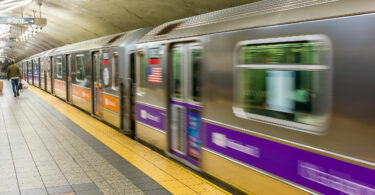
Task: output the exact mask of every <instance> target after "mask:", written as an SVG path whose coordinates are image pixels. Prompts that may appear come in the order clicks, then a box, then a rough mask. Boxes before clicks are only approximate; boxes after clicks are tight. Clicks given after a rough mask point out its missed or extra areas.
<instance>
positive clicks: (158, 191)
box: [145, 189, 172, 195]
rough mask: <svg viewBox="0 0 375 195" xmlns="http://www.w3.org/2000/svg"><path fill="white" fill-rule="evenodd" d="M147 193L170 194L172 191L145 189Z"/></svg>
mask: <svg viewBox="0 0 375 195" xmlns="http://www.w3.org/2000/svg"><path fill="white" fill-rule="evenodd" d="M145 194H146V195H170V194H172V193H170V192H168V191H166V190H162V189H156V190H149V191H145Z"/></svg>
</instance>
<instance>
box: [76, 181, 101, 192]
mask: <svg viewBox="0 0 375 195" xmlns="http://www.w3.org/2000/svg"><path fill="white" fill-rule="evenodd" d="M72 187H73V189H74V191H90V190H98V187H97V186H96V185H95V184H94V183H85V184H74V185H72Z"/></svg>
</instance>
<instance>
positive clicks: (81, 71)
mask: <svg viewBox="0 0 375 195" xmlns="http://www.w3.org/2000/svg"><path fill="white" fill-rule="evenodd" d="M75 64H76V71H77V73H76V78H77V80H79V81H83V80H84V79H85V56H84V55H83V54H79V55H76V57H75Z"/></svg>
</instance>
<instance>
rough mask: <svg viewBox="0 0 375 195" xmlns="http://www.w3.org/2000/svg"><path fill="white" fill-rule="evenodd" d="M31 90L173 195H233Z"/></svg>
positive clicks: (97, 122)
mask: <svg viewBox="0 0 375 195" xmlns="http://www.w3.org/2000/svg"><path fill="white" fill-rule="evenodd" d="M29 89H30V91H31V92H33V93H34V94H36V95H37V96H39V97H40V98H41V99H43V100H44V101H46V102H47V103H48V104H50V105H51V106H52V107H54V108H55V109H57V110H58V111H59V112H61V113H62V114H64V115H65V116H66V117H68V118H69V119H70V120H72V121H73V122H74V123H76V124H77V125H78V126H80V127H81V128H82V129H84V130H85V131H87V132H88V133H90V134H91V135H92V136H94V137H95V138H97V139H98V140H100V141H101V142H102V143H104V144H105V145H106V146H107V147H109V148H111V149H112V150H113V151H115V152H116V153H117V154H119V155H120V156H122V157H123V158H124V159H126V160H128V161H129V162H130V163H132V164H133V165H134V166H135V167H137V168H138V169H140V170H141V171H142V172H144V173H145V174H146V175H148V176H149V177H151V178H152V179H154V180H155V181H156V182H158V183H159V184H160V185H162V186H163V187H164V188H166V189H167V190H168V191H170V192H171V193H173V194H215V195H217V194H230V193H229V192H227V191H225V190H224V189H222V188H220V187H218V186H217V185H215V184H213V183H211V182H209V181H207V180H206V179H204V178H202V177H200V176H199V175H197V174H195V173H193V172H191V171H190V170H188V169H186V168H184V167H182V166H181V165H179V164H177V163H176V162H174V161H172V160H170V159H168V158H166V157H164V156H162V155H160V154H159V153H157V152H155V151H153V150H151V149H149V148H147V147H146V146H144V145H142V144H140V143H138V142H137V141H134V140H132V139H130V138H129V137H127V136H125V135H123V134H121V133H120V132H118V131H116V130H114V129H112V128H111V127H109V126H108V125H105V124H104V123H102V122H100V121H98V120H96V119H94V118H92V117H91V116H89V115H87V114H86V113H83V112H82V111H80V110H79V109H77V108H75V107H73V106H71V105H69V104H67V103H65V102H63V101H61V100H60V99H58V98H56V97H54V96H52V95H50V94H48V93H46V92H44V91H42V90H40V89H38V88H36V87H32V86H30V88H29ZM47 94H48V95H47Z"/></svg>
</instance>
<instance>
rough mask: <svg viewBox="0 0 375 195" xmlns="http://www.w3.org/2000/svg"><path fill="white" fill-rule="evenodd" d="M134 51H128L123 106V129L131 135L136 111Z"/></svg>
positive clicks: (133, 130) (133, 129)
mask: <svg viewBox="0 0 375 195" xmlns="http://www.w3.org/2000/svg"><path fill="white" fill-rule="evenodd" d="M135 56H136V54H135V52H131V53H129V55H128V57H129V70H128V71H129V74H128V77H127V78H126V84H125V86H126V92H125V96H123V97H125V101H124V104H125V106H124V107H125V108H126V109H125V108H123V109H124V111H126V113H124V117H125V123H124V124H125V125H126V126H125V128H124V129H125V131H126V134H128V135H130V136H132V135H134V134H135V120H136V112H135V93H136V81H137V80H136V61H135Z"/></svg>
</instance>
